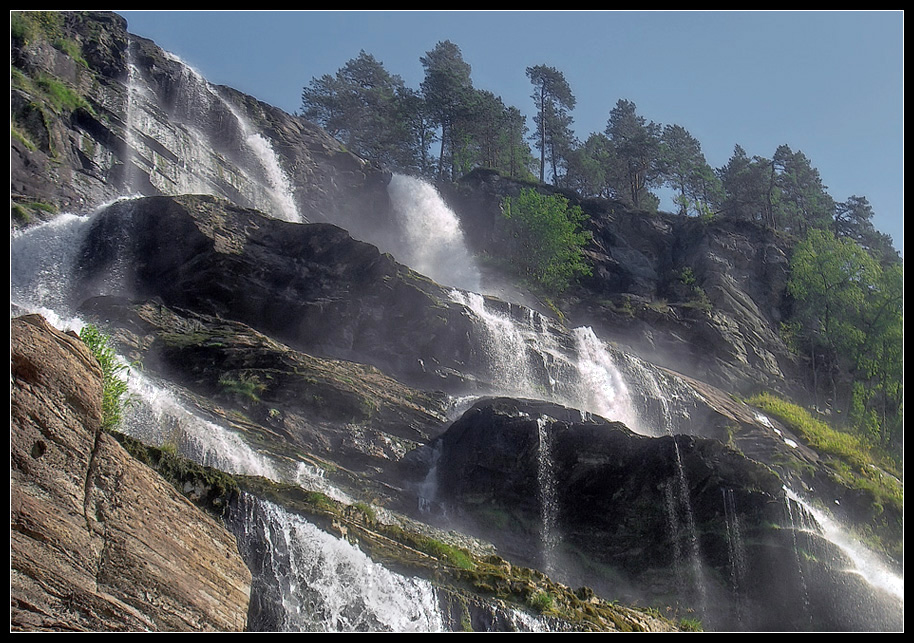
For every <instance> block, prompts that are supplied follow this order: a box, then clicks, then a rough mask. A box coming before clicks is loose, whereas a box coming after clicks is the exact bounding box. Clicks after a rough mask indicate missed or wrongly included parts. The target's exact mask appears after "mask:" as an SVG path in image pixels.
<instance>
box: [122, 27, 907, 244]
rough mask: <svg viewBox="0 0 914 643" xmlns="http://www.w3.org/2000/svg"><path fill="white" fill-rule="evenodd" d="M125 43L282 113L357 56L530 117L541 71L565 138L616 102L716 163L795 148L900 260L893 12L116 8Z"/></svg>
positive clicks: (411, 81)
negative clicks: (562, 103)
mask: <svg viewBox="0 0 914 643" xmlns="http://www.w3.org/2000/svg"><path fill="white" fill-rule="evenodd" d="M119 13H121V15H123V16H124V17H125V18H126V19H127V21H128V29H129V31H130V32H131V33H134V34H136V35H139V36H143V37H146V38H150V39H152V40H154V41H155V42H156V43H157V44H159V45H160V46H161V47H163V48H164V49H167V50H168V51H170V52H172V53H174V54H177V55H178V56H179V57H181V58H182V59H183V60H184V61H185V62H187V63H189V64H190V65H191V66H193V67H194V68H196V69H197V70H198V71H200V72H201V73H202V74H203V75H204V76H206V77H207V79H209V80H210V81H211V82H214V83H217V84H224V85H230V86H232V87H234V88H236V89H238V90H240V91H243V92H245V93H248V94H251V95H253V96H255V97H257V98H258V99H260V100H262V101H265V102H267V103H270V104H272V105H275V106H277V107H280V108H282V109H284V110H286V111H288V112H290V113H295V112H297V111H299V109H300V107H301V90H302V88H303V87H304V86H306V85H307V84H308V83H309V82H310V81H311V79H312V78H315V77H317V76H321V75H323V74H333V73H335V72H336V71H337V70H338V69H339V68H340V67H342V66H343V65H344V64H345V63H346V61H348V60H350V59H351V58H354V57H356V56H358V54H359V51H360V50H365V51H366V52H367V53H369V54H372V55H373V56H374V57H375V58H377V59H378V60H380V61H381V62H382V63H383V64H384V66H385V68H386V69H387V70H388V71H389V72H391V73H394V74H398V75H400V76H401V77H402V78H403V80H404V82H405V83H406V84H407V85H408V86H410V87H413V88H418V87H419V83H420V82H421V81H422V77H423V70H422V65H421V63H420V62H419V58H420V57H421V56H423V55H424V54H425V53H426V52H428V51H429V50H431V49H432V48H434V46H435V44H436V43H438V42H440V41H443V40H450V41H452V42H453V43H455V44H456V45H458V46H459V47H460V49H461V51H462V53H463V57H464V60H465V61H466V62H468V63H469V64H470V65H471V67H472V79H473V83H474V85H475V86H476V87H477V88H480V89H487V90H490V91H492V92H493V93H495V94H497V95H499V96H501V97H502V99H503V100H504V102H505V103H506V104H509V105H514V106H516V107H518V108H519V109H521V110H522V111H523V112H524V113H526V114H527V115H528V123H530V124H532V115H533V102H532V100H531V99H530V93H531V89H532V87H531V85H530V82H529V80H528V78H527V77H526V73H525V70H526V68H527V67H529V66H532V65H540V64H544V65H549V66H551V67H555V68H557V69H559V70H560V71H562V72H563V73H564V74H565V77H566V79H567V80H568V82H569V84H570V85H571V89H572V91H573V92H574V94H575V97H576V99H577V106H576V107H575V109H574V111H573V112H572V116H573V117H574V129H575V131H576V133H577V135H578V137H579V138H581V139H584V138H586V137H587V136H588V135H589V134H590V133H592V132H598V131H603V130H604V128H605V127H606V121H607V119H608V117H609V112H610V110H611V109H612V108H613V106H614V105H615V104H616V102H617V101H618V100H619V99H626V100H630V101H633V102H634V103H635V104H636V105H637V108H638V112H639V114H641V115H642V116H644V117H645V118H646V119H648V120H651V121H655V122H657V123H660V124H661V125H670V124H678V125H681V126H683V127H685V128H686V129H687V130H689V132H690V133H691V134H692V135H693V136H694V137H695V138H697V139H698V140H699V141H700V142H701V145H702V150H703V151H704V153H705V156H706V158H707V159H708V162H709V163H710V164H711V165H712V166H713V167H720V166H722V165H724V164H726V162H727V160H728V159H729V158H730V155H731V154H732V153H733V148H734V146H735V145H737V144H739V145H741V146H742V147H743V148H744V149H745V150H746V152H747V153H748V154H749V155H750V156H751V155H759V156H765V157H768V158H770V157H771V155H772V154H774V151H775V149H777V147H778V146H779V145H781V144H786V145H788V146H790V148H791V149H793V150H795V151H796V150H799V151H802V152H803V153H804V154H806V156H807V157H808V158H809V159H810V160H811V162H812V164H813V166H814V167H816V168H817V169H818V170H819V173H820V175H821V177H822V180H823V182H824V183H825V185H826V186H827V188H828V192H829V194H831V196H832V197H834V198H835V199H836V200H837V201H843V200H845V199H847V198H848V197H850V196H852V195H858V196H865V197H866V198H867V199H868V200H869V202H870V204H871V205H872V206H873V209H874V210H875V212H876V219H875V224H876V227H877V228H878V229H879V230H881V231H883V232H886V233H888V234H890V235H891V236H892V238H893V240H894V241H895V246H896V248H898V249H899V250H900V251H901V252H902V253H903V252H904V229H903V193H904V173H903V172H904V159H903V154H904V117H903V108H904V65H903V59H904V13H903V12H902V11H863V12H857V11H853V12H852V11H846V12H845V11H827V12H824V11H823V12H817V11H813V12H790V11H788V12H742V11H728V12H699V11H682V12H674V11H650V12H646V11H645V12H641V11H632V12H626V11H597V12H590V11H586V12H585V11H567V12H566V11H556V12H540V11H530V12H501V11H499V12H494V11H493V12H478V11H467V12H451V11H415V12H413V11H377V12H364V11H341V12H325V11H319V12H312V11H285V12H267V11H264V12H260V11H243V12H228V11H214V12H197V11H194V12H174V11H123V12H119Z"/></svg>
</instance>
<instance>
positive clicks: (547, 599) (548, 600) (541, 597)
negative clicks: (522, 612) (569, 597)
mask: <svg viewBox="0 0 914 643" xmlns="http://www.w3.org/2000/svg"><path fill="white" fill-rule="evenodd" d="M554 606H555V599H554V598H553V597H552V594H550V593H549V592H536V593H535V594H534V595H533V596H531V597H530V607H532V608H533V609H535V610H536V611H537V612H539V613H540V614H546V613H547V612H551V611H553V609H554Z"/></svg>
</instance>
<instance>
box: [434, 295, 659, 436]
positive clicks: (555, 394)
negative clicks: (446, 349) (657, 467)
mask: <svg viewBox="0 0 914 643" xmlns="http://www.w3.org/2000/svg"><path fill="white" fill-rule="evenodd" d="M450 297H451V300H452V301H454V302H456V303H459V304H462V305H463V306H465V307H466V308H467V309H468V311H469V314H471V315H472V318H473V320H474V322H475V326H476V328H477V329H478V331H479V336H478V337H479V339H478V341H479V343H480V344H481V345H482V346H483V347H484V349H485V350H484V352H485V358H486V360H487V361H488V363H489V378H490V381H491V382H492V383H493V386H494V388H495V390H494V391H493V392H494V393H497V394H503V395H514V396H518V397H529V398H535V399H543V400H547V401H550V402H555V403H557V404H562V405H564V406H568V407H571V408H576V409H580V410H582V411H583V412H587V413H594V414H597V415H600V416H601V417H605V418H606V419H609V420H616V421H620V422H624V423H625V424H626V425H627V426H628V427H629V428H631V429H632V430H633V431H636V432H638V433H645V434H647V433H646V431H645V429H644V428H643V427H644V426H645V424H646V423H645V422H644V421H643V420H642V419H641V417H640V415H639V413H638V411H637V409H636V407H635V405H634V404H633V402H632V398H631V395H630V392H629V389H628V385H627V383H626V379H625V377H624V375H623V374H622V372H621V371H620V370H619V369H618V368H617V367H616V362H615V360H614V358H613V356H612V354H611V353H610V352H609V351H608V349H607V346H606V345H605V344H604V343H602V342H601V341H600V340H599V339H598V338H597V337H596V335H595V334H594V332H593V330H592V329H591V328H589V327H581V328H576V329H575V330H574V331H573V334H572V340H573V341H572V342H570V343H568V342H566V343H564V344H563V343H562V342H561V341H560V340H559V339H558V338H557V336H556V335H555V334H553V333H551V332H550V330H549V328H550V322H549V321H548V320H547V319H546V318H544V317H543V316H542V315H540V314H539V313H537V312H535V311H532V310H529V309H523V310H524V315H522V316H521V317H515V316H513V315H511V314H510V310H511V308H512V305H511V304H507V306H508V311H509V312H508V313H502V312H497V311H495V310H494V309H492V308H491V307H490V306H488V305H487V303H486V300H485V298H484V297H483V296H482V295H479V294H477V293H471V292H464V291H460V290H452V291H451V293H450Z"/></svg>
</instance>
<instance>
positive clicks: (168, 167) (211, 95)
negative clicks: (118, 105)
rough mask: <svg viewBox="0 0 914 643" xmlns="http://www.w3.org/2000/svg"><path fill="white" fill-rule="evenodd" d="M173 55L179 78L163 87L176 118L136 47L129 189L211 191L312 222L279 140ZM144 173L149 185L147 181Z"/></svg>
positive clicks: (130, 90)
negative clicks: (301, 206) (139, 62)
mask: <svg viewBox="0 0 914 643" xmlns="http://www.w3.org/2000/svg"><path fill="white" fill-rule="evenodd" d="M165 56H166V58H168V59H169V60H170V61H172V62H173V63H174V64H175V65H176V66H177V67H178V69H179V70H180V77H179V79H178V81H177V82H176V83H175V84H174V85H173V86H170V87H169V88H167V90H162V91H168V92H171V93H172V95H170V96H168V97H166V98H165V99H164V101H165V102H166V103H171V113H170V114H168V115H166V114H165V113H163V106H162V102H163V99H160V97H159V96H158V94H157V93H156V92H155V91H153V90H152V89H151V88H150V87H149V84H148V83H147V81H146V80H145V79H144V78H143V76H142V74H141V73H140V71H139V70H138V69H137V68H136V66H135V65H133V64H131V61H132V52H130V48H128V74H127V115H126V122H127V127H126V130H127V131H126V135H125V139H126V141H127V148H128V149H127V150H126V153H125V155H124V158H125V165H126V175H125V186H126V188H125V189H126V191H127V192H130V193H139V192H142V193H144V194H151V193H155V192H160V193H163V194H211V195H214V196H222V197H225V198H228V199H229V200H232V201H235V202H238V203H240V204H241V205H246V206H248V207H256V208H258V209H259V210H262V211H263V212H265V213H267V214H270V215H271V216H274V217H276V218H278V219H283V220H285V221H291V222H304V221H305V220H304V218H303V217H302V216H301V214H300V213H299V212H298V207H297V205H296V203H295V199H294V193H293V189H292V184H291V182H290V181H289V178H288V176H287V175H286V173H285V171H284V170H283V168H282V163H281V162H280V159H279V157H278V156H277V154H276V152H275V150H274V149H273V146H272V145H271V143H270V142H269V141H268V140H267V139H266V138H265V137H264V136H263V135H261V134H260V133H259V132H256V131H255V130H254V128H253V127H252V126H251V125H250V123H249V122H248V120H247V118H245V117H244V115H243V114H242V113H241V112H240V111H239V109H238V108H237V107H236V106H235V105H234V104H233V103H232V102H231V101H229V100H227V99H226V98H225V97H223V96H222V94H220V93H219V92H218V91H217V90H216V89H215V88H214V87H213V86H212V85H211V84H210V83H209V82H208V81H207V80H206V79H205V78H203V76H202V75H200V73H199V72H197V71H196V70H195V69H193V68H192V67H191V66H190V65H188V64H187V63H185V62H184V61H182V60H181V59H180V58H179V57H177V56H175V55H174V54H170V53H168V52H166V53H165ZM164 123H168V125H167V126H166V125H163V124H164ZM230 159H234V162H232V160H230ZM141 173H142V174H145V175H146V176H147V177H148V181H149V184H145V182H144V184H143V185H140V184H139V179H140V175H141Z"/></svg>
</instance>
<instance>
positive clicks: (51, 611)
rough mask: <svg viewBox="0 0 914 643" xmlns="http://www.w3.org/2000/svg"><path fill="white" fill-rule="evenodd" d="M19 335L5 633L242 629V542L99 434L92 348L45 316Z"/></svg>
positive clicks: (245, 581)
mask: <svg viewBox="0 0 914 643" xmlns="http://www.w3.org/2000/svg"><path fill="white" fill-rule="evenodd" d="M11 340H12V343H11V377H12V382H11V387H10V388H11V399H10V409H11V424H10V429H11V432H10V462H11V468H10V502H11V507H10V509H11V516H10V602H11V614H10V627H11V629H13V630H28V631H36V630H55V631H73V630H87V631H146V630H158V631H161V630H171V631H205V630H219V631H241V630H244V629H245V625H246V622H247V610H248V601H249V594H250V582H251V575H250V572H249V571H248V569H247V567H245V565H244V563H243V562H242V561H241V559H240V556H239V554H238V549H237V546H236V544H235V539H234V538H233V537H232V536H231V534H229V533H228V532H227V531H226V530H225V528H224V527H223V526H222V525H221V524H220V523H219V522H217V521H216V520H215V519H214V518H212V517H211V516H209V515H207V514H205V513H204V512H202V511H201V510H199V509H197V508H196V507H194V506H193V505H192V504H191V503H190V502H189V501H187V500H186V499H185V498H184V497H183V496H181V495H180V494H179V493H178V492H177V491H176V490H175V489H174V488H173V487H172V486H171V485H170V484H169V483H167V482H165V481H164V480H163V479H162V478H161V477H160V476H159V475H158V474H156V473H155V472H153V471H152V470H150V469H149V468H147V467H146V466H145V465H141V464H139V463H138V462H136V461H135V460H134V459H133V458H131V457H130V456H129V455H128V454H127V453H126V452H125V451H124V449H123V448H121V446H120V445H119V444H118V443H117V441H116V440H114V438H112V437H111V436H110V435H108V434H106V433H103V432H102V431H101V428H100V427H101V414H102V411H101V399H102V384H101V378H102V374H101V369H100V368H99V366H98V363H97V362H96V360H95V358H94V357H93V356H92V354H91V353H90V352H89V350H88V348H86V346H85V345H83V344H82V342H81V341H80V340H79V339H78V338H76V337H73V336H71V335H68V334H64V333H61V332H59V331H57V330H55V329H53V328H51V327H50V326H49V325H48V324H47V323H46V322H44V320H43V319H42V318H40V317H38V316H27V317H21V318H16V319H13V320H12V321H11Z"/></svg>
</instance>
